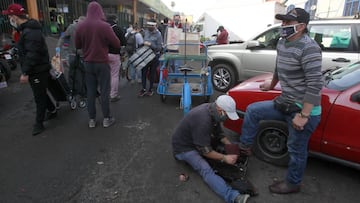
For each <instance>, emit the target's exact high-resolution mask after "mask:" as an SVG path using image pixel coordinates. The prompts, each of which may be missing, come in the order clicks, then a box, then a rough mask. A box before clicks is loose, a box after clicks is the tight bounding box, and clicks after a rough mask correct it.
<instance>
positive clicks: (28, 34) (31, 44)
mask: <svg viewBox="0 0 360 203" xmlns="http://www.w3.org/2000/svg"><path fill="white" fill-rule="evenodd" d="M2 14H3V15H8V16H9V19H10V23H11V25H12V26H13V27H15V28H17V29H18V30H19V31H20V33H21V34H20V38H19V41H18V43H17V48H18V53H19V61H20V65H21V71H22V74H21V76H20V83H27V82H29V83H30V86H31V89H32V92H33V95H34V99H35V103H36V121H35V124H34V128H33V131H32V134H33V135H37V134H39V133H41V132H43V131H44V129H45V128H44V125H43V121H44V120H45V115H47V119H52V118H55V117H56V115H57V113H56V108H55V106H54V105H53V103H52V102H51V100H50V99H49V97H48V95H47V93H46V88H47V87H48V80H49V78H50V74H49V70H50V68H51V64H50V60H49V53H48V48H47V45H46V43H45V38H44V36H43V35H42V30H41V25H40V23H39V22H38V21H36V20H33V19H28V18H27V15H26V13H25V9H24V8H23V7H22V6H21V5H20V4H11V5H9V7H8V9H7V10H4V11H2ZM46 109H47V110H48V112H47V114H46Z"/></svg>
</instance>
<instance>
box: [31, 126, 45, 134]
mask: <svg viewBox="0 0 360 203" xmlns="http://www.w3.org/2000/svg"><path fill="white" fill-rule="evenodd" d="M44 130H45V127H44V125H43V124H42V123H41V124H38V123H37V124H35V125H34V128H33V131H32V135H33V136H36V135H38V134H40V133H42V132H43V131H44Z"/></svg>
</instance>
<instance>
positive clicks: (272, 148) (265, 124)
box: [253, 120, 289, 166]
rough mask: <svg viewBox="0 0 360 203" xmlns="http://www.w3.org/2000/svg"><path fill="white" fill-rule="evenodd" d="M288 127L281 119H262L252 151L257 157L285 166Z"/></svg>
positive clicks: (287, 158) (286, 160) (287, 156)
mask: <svg viewBox="0 0 360 203" xmlns="http://www.w3.org/2000/svg"><path fill="white" fill-rule="evenodd" d="M287 138H288V128H287V123H285V122H282V121H273V120H270V121H262V122H261V123H260V126H259V130H258V133H257V135H256V139H255V143H254V146H253V152H254V154H255V156H256V157H258V158H259V159H261V160H263V161H266V162H269V163H272V164H274V165H278V166H287V164H288V162H289V154H288V150H287V145H286V143H287Z"/></svg>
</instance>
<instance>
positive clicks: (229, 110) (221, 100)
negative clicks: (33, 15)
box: [215, 95, 239, 120]
mask: <svg viewBox="0 0 360 203" xmlns="http://www.w3.org/2000/svg"><path fill="white" fill-rule="evenodd" d="M215 103H216V105H217V106H218V107H220V108H221V109H222V110H224V111H225V112H226V115H227V116H228V117H229V118H230V120H237V119H239V116H238V114H237V113H236V104H235V101H234V99H233V98H232V97H230V96H229V95H221V96H219V97H218V98H217V99H216V101H215Z"/></svg>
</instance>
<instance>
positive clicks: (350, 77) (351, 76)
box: [324, 61, 360, 91]
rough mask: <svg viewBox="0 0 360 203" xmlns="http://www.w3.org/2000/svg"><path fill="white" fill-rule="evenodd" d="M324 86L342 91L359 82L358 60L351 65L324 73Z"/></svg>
mask: <svg viewBox="0 0 360 203" xmlns="http://www.w3.org/2000/svg"><path fill="white" fill-rule="evenodd" d="M324 77H325V86H326V87H327V88H329V89H334V90H339V91H343V90H346V89H348V88H350V87H352V86H354V85H357V84H359V83H360V61H359V62H356V63H353V64H351V65H348V66H345V67H342V68H339V69H335V70H332V71H328V72H326V73H325V75H324Z"/></svg>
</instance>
